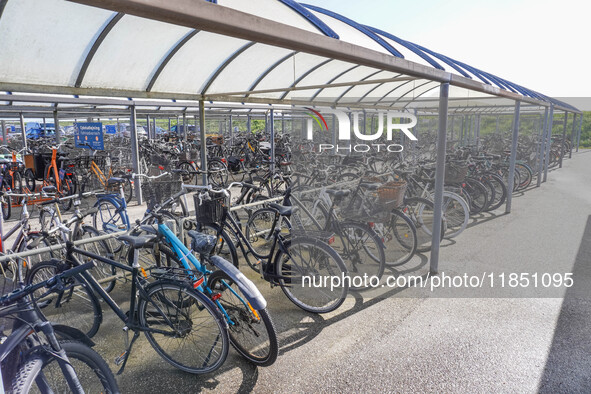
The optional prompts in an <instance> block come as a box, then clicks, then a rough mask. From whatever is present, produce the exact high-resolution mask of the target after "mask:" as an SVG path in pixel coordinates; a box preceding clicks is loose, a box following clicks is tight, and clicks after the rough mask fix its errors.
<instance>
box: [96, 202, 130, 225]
mask: <svg viewBox="0 0 591 394" xmlns="http://www.w3.org/2000/svg"><path fill="white" fill-rule="evenodd" d="M94 206H95V207H97V208H98V209H97V211H96V212H95V213H94V214H93V215H92V225H93V227H94V228H95V229H97V230H99V231H104V232H106V233H112V232H114V231H120V230H124V229H126V228H127V227H128V223H127V220H126V219H125V218H124V216H123V215H121V212H119V207H118V206H117V205H115V204H114V203H113V202H111V201H109V200H105V199H103V200H101V199H99V200H98V201H97V202H96V204H94Z"/></svg>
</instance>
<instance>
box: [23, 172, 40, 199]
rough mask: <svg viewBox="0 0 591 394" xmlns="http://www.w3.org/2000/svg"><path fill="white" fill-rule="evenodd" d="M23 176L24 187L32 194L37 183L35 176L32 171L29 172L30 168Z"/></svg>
mask: <svg viewBox="0 0 591 394" xmlns="http://www.w3.org/2000/svg"><path fill="white" fill-rule="evenodd" d="M24 176H25V186H26V187H27V189H29V191H30V192H31V193H34V192H35V186H36V184H37V181H36V179H35V174H34V173H33V170H31V169H30V168H27V169H26V170H25V173H24Z"/></svg>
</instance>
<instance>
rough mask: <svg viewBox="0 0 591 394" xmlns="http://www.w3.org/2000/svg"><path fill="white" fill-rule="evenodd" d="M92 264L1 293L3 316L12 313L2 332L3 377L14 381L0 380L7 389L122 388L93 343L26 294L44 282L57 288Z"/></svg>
mask: <svg viewBox="0 0 591 394" xmlns="http://www.w3.org/2000/svg"><path fill="white" fill-rule="evenodd" d="M92 267H93V264H92V263H87V264H84V265H81V266H78V267H75V268H73V269H71V270H68V271H64V272H62V273H60V274H59V275H57V276H54V277H52V278H50V279H48V280H46V281H42V282H40V283H37V284H34V285H30V286H27V287H24V288H20V289H17V290H15V291H13V292H12V293H9V294H7V295H5V296H3V297H2V298H0V306H2V307H3V308H2V309H1V310H0V317H2V318H8V317H12V318H13V319H14V327H13V330H12V332H11V333H10V334H9V335H5V334H4V333H3V332H2V333H0V338H1V339H2V340H1V343H0V363H1V365H2V368H1V369H2V375H1V376H0V380H1V381H2V382H6V381H11V382H12V383H11V385H10V387H8V386H6V384H4V383H3V384H2V385H0V387H3V389H4V390H5V391H6V392H13V393H29V392H30V391H37V390H38V391H40V392H44V393H47V392H66V391H71V392H74V393H84V392H86V393H90V392H106V393H119V387H118V385H117V381H116V380H115V378H114V376H113V373H112V372H111V370H110V369H109V367H108V366H107V364H106V363H105V361H104V360H103V359H102V358H101V356H99V355H98V353H96V352H95V351H94V350H92V349H91V347H90V346H92V345H93V343H92V342H91V341H90V340H88V339H87V338H86V337H85V336H84V334H83V333H81V332H79V331H77V330H75V329H73V328H70V327H64V326H54V325H52V324H49V323H48V322H47V320H46V319H45V318H44V316H43V315H42V314H41V313H40V312H39V310H38V309H36V308H34V307H32V306H31V300H27V299H29V298H30V296H31V295H32V294H33V293H34V292H35V291H37V290H40V289H43V288H47V289H49V291H48V292H52V291H58V290H59V289H60V288H62V287H64V283H65V282H67V281H68V280H69V279H70V278H71V277H73V276H74V275H78V274H80V273H82V272H84V271H85V270H87V269H89V268H92ZM41 334H43V337H42V335H41ZM60 338H62V339H60ZM64 339H67V340H64ZM73 339H75V340H73Z"/></svg>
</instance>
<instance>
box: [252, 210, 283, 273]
mask: <svg viewBox="0 0 591 394" xmlns="http://www.w3.org/2000/svg"><path fill="white" fill-rule="evenodd" d="M276 220H279V214H278V213H277V211H276V210H274V209H272V208H261V209H258V210H256V211H255V212H254V213H253V214H252V215H251V217H250V219H249V220H248V223H247V224H246V231H245V234H244V235H245V236H246V239H248V241H249V243H250V245H251V246H252V248H253V249H254V250H255V251H256V252H257V253H258V254H259V255H261V256H268V255H269V253H271V247H272V246H273V242H274V238H273V233H274V231H275V228H277V225H279V226H280V227H279V228H280V229H281V234H283V235H284V236H288V235H289V232H290V230H291V223H290V222H289V220H288V219H287V218H285V217H282V218H281V223H276ZM247 261H248V259H247ZM251 268H252V269H254V270H255V271H258V270H259V269H258V268H257V267H253V266H252V265H251Z"/></svg>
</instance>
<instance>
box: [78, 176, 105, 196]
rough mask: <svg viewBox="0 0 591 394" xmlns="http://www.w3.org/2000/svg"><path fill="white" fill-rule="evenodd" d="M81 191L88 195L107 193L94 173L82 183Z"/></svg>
mask: <svg viewBox="0 0 591 394" xmlns="http://www.w3.org/2000/svg"><path fill="white" fill-rule="evenodd" d="M81 191H82V193H87V192H100V193H103V192H104V191H105V188H104V186H103V184H102V183H101V181H100V180H99V179H98V178H97V176H96V175H94V173H93V172H90V173H89V174H88V175H87V176H86V177H85V178H84V180H83V181H82V186H81Z"/></svg>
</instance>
